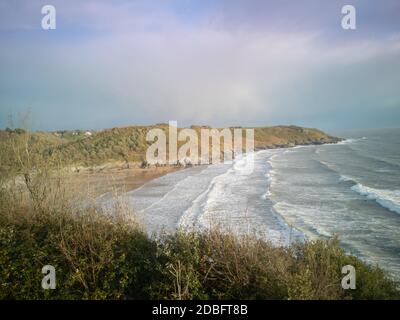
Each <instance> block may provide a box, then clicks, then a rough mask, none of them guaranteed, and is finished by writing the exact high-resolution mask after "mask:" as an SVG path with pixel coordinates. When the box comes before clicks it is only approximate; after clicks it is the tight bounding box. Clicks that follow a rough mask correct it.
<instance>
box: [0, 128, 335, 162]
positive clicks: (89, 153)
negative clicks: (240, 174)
mask: <svg viewBox="0 0 400 320" xmlns="http://www.w3.org/2000/svg"><path fill="white" fill-rule="evenodd" d="M154 128H163V129H165V130H166V132H167V130H168V125H166V124H158V125H155V126H131V127H124V128H113V129H105V130H101V131H98V132H91V133H92V135H89V136H87V135H85V132H83V131H79V130H76V131H58V132H33V133H29V138H28V141H27V144H28V148H29V150H30V151H31V152H34V153H36V154H37V155H40V156H41V157H43V159H45V160H46V161H48V162H50V163H57V164H59V163H60V161H61V162H62V163H63V164H64V165H83V166H93V165H100V164H104V163H106V162H110V161H123V162H127V163H129V162H142V161H144V158H145V153H146V150H147V147H148V146H149V145H150V143H148V142H147V141H146V134H147V132H148V131H149V130H150V129H154ZM192 128H193V129H195V130H196V131H198V133H199V132H200V130H201V127H200V126H192ZM25 136H26V132H25V131H23V130H22V131H21V129H16V130H11V129H8V130H4V131H2V130H0V150H2V151H3V150H4V152H2V153H3V155H5V154H6V155H7V156H5V157H3V158H2V159H0V160H1V162H0V170H1V168H3V169H7V167H10V166H12V165H13V164H14V163H15V159H13V158H12V156H11V155H12V154H13V153H12V152H11V151H12V145H15V143H16V141H19V140H21V139H26V137H25ZM199 136H200V134H199ZM337 141H338V139H337V138H335V137H331V136H329V135H327V134H325V133H323V132H321V131H319V130H317V129H307V128H301V127H296V126H276V127H265V128H255V147H256V148H276V147H287V146H295V145H307V144H320V143H329V142H337ZM6 150H9V151H10V152H8V153H7V152H5V151H6Z"/></svg>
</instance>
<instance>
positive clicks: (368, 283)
mask: <svg viewBox="0 0 400 320" xmlns="http://www.w3.org/2000/svg"><path fill="white" fill-rule="evenodd" d="M14 214H15V215H14ZM47 264H50V265H53V266H54V267H55V269H56V274H57V288H56V289H55V290H43V289H42V288H41V280H42V277H43V274H41V268H42V267H43V266H44V265H47ZM347 264H351V265H353V266H355V268H356V270H357V289H356V290H343V289H342V288H341V284H340V283H341V278H342V274H341V268H342V266H344V265H347ZM0 266H1V268H0V279H1V286H0V298H1V299H398V298H399V297H400V295H399V292H398V291H397V290H396V287H395V283H394V282H392V281H391V280H390V279H388V278H387V277H386V275H385V273H384V272H383V271H382V270H381V269H379V268H376V267H371V266H368V265H366V264H365V263H363V262H361V261H360V260H359V259H357V258H355V257H352V256H348V255H346V254H345V253H344V251H343V250H342V249H341V248H340V247H339V244H338V242H337V240H335V239H334V240H332V241H329V242H325V241H315V242H308V243H304V244H296V245H293V246H292V247H290V248H284V247H274V246H272V245H271V244H269V243H267V242H264V241H261V240H257V239H254V238H251V237H244V238H237V237H235V236H233V235H230V234H223V233H220V232H218V231H210V232H206V233H185V232H182V231H178V232H177V233H175V234H174V235H169V236H164V237H163V238H161V239H158V240H155V239H152V238H150V237H148V236H147V234H146V233H145V232H144V231H143V230H142V229H141V228H140V227H139V226H138V225H137V224H136V223H135V222H134V221H131V220H129V221H127V220H126V218H122V217H117V218H115V217H113V218H111V217H110V216H107V215H105V214H103V213H100V212H98V211H97V210H96V209H94V208H86V209H85V211H84V212H75V213H72V212H44V211H42V212H35V213H34V214H30V215H27V214H26V213H23V212H22V211H20V212H15V213H12V214H11V215H10V214H8V215H5V214H4V212H2V215H1V221H0Z"/></svg>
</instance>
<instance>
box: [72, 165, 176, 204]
mask: <svg viewBox="0 0 400 320" xmlns="http://www.w3.org/2000/svg"><path fill="white" fill-rule="evenodd" d="M180 169H182V167H176V166H165V167H148V168H140V167H138V166H135V165H133V166H131V167H130V168H127V167H126V165H119V164H115V165H108V166H103V167H97V168H86V169H83V170H79V172H74V173H73V174H72V181H73V183H74V184H77V185H79V187H80V188H85V189H90V192H91V194H92V195H93V196H95V197H98V196H101V195H103V194H106V193H109V192H117V193H119V192H128V191H132V190H134V189H136V188H139V187H141V186H142V185H143V184H145V183H146V182H148V181H150V180H153V179H156V178H158V177H161V176H163V175H165V174H167V173H170V172H174V171H178V170H180Z"/></svg>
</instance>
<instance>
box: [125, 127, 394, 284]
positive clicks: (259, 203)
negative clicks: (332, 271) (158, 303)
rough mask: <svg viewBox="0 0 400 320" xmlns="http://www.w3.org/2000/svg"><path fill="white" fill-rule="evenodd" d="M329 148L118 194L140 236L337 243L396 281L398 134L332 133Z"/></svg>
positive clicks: (268, 157)
mask: <svg viewBox="0 0 400 320" xmlns="http://www.w3.org/2000/svg"><path fill="white" fill-rule="evenodd" d="M337 135H338V136H341V137H344V138H346V139H347V140H345V141H343V142H341V143H339V144H330V145H322V146H304V147H295V148H290V149H276V150H263V151H258V152H256V153H255V166H254V171H253V172H252V173H251V174H250V175H243V174H241V172H240V171H239V170H237V169H236V167H235V164H218V165H210V166H207V167H206V166H202V167H193V168H188V169H185V170H181V171H178V172H174V173H171V174H168V175H165V176H163V177H161V178H158V179H156V180H153V181H150V182H149V183H147V184H145V185H144V186H142V187H141V188H139V189H136V190H134V191H131V192H129V193H127V194H126V199H127V201H129V202H130V203H131V205H132V206H133V208H134V210H135V212H136V214H137V215H138V216H139V217H140V219H141V220H142V222H143V223H144V224H145V226H146V227H147V229H148V230H149V232H151V233H158V232H160V231H161V230H164V231H167V232H168V231H171V230H174V229H175V228H177V227H178V226H179V227H182V228H187V229H200V230H201V229H204V228H209V227H211V226H218V227H220V228H222V229H224V230H229V231H232V232H235V233H238V234H246V233H251V234H256V235H257V236H258V237H261V238H264V239H266V240H269V241H272V242H273V243H275V244H284V245H288V244H289V243H291V242H293V241H302V240H304V239H316V238H330V237H332V236H333V235H338V236H339V237H340V241H341V244H342V246H343V247H344V248H345V249H346V250H347V251H348V252H350V253H352V254H355V255H357V256H358V257H360V258H361V259H363V260H365V261H367V262H369V263H372V264H379V265H380V266H381V267H383V268H385V269H387V270H388V271H389V272H390V273H391V274H392V275H394V276H395V277H396V278H400V129H386V130H370V131H365V132H355V131H354V132H346V133H338V134H337Z"/></svg>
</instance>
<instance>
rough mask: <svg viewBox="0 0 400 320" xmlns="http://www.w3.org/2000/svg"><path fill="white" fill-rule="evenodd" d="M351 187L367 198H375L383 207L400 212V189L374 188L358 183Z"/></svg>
mask: <svg viewBox="0 0 400 320" xmlns="http://www.w3.org/2000/svg"><path fill="white" fill-rule="evenodd" d="M351 189H352V190H353V191H355V192H357V193H359V194H360V195H362V196H365V197H366V198H367V199H370V200H375V201H376V202H377V203H379V204H380V205H381V206H382V207H385V208H386V209H389V210H390V211H393V212H396V213H400V190H386V189H374V188H370V187H366V186H363V185H362V184H361V183H357V184H356V185H354V186H352V187H351Z"/></svg>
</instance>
